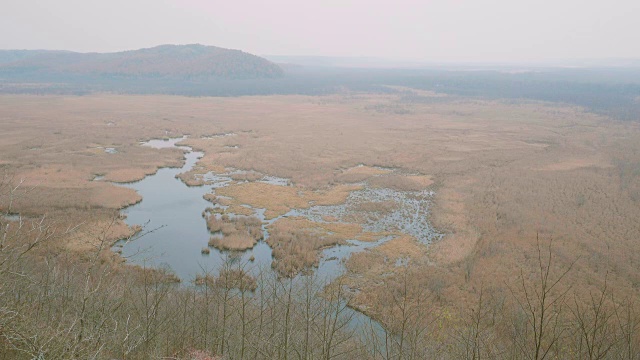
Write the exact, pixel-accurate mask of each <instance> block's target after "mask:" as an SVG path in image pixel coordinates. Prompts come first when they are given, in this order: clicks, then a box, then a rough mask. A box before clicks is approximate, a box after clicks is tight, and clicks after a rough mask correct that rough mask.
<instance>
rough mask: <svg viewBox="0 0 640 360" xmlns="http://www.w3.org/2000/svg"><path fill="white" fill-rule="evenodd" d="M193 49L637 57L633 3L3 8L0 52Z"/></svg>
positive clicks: (213, 1) (296, 1)
mask: <svg viewBox="0 0 640 360" xmlns="http://www.w3.org/2000/svg"><path fill="white" fill-rule="evenodd" d="M167 43H170V44H189V43H201V44H206V45H216V46H221V47H226V48H234V49H241V50H244V51H247V52H251V53H254V54H258V55H267V54H268V55H326V56H368V57H383V58H390V59H403V60H420V61H459V62H476V61H483V62H484V61H489V62H495V61H501V62H502V61H544V60H565V59H585V58H589V59H591V58H615V57H621V58H640V0H607V1H605V0H596V1H594V0H433V1H431V0H422V1H413V0H393V1H392V0H388V1H387V0H384V1H383V0H322V1H320V0H104V1H103V0H0V48H2V49H65V50H74V51H82V52H88V51H97V52H110V51H119V50H130V49H137V48H142V47H151V46H155V45H159V44H167Z"/></svg>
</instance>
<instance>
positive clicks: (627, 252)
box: [0, 94, 640, 306]
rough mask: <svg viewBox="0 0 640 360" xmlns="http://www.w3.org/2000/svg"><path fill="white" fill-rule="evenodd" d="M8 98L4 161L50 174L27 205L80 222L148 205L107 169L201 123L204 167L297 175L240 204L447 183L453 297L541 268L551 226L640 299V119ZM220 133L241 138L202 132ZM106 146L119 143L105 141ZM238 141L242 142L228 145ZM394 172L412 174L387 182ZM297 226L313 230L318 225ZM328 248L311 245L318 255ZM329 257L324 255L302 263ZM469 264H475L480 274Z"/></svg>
mask: <svg viewBox="0 0 640 360" xmlns="http://www.w3.org/2000/svg"><path fill="white" fill-rule="evenodd" d="M377 104H378V105H379V106H376V105H377ZM0 109H1V110H0V124H1V126H2V133H0V153H2V154H3V156H2V160H1V161H2V164H3V165H2V166H3V167H4V168H6V169H9V170H10V171H11V172H12V173H15V174H16V176H17V178H21V177H24V178H25V179H27V180H28V181H30V184H29V186H35V185H37V186H38V187H37V189H35V190H34V191H33V192H32V194H34V195H35V196H33V197H28V198H24V199H21V200H20V201H18V202H16V203H15V209H16V211H18V212H21V213H32V214H41V213H48V214H51V215H52V216H53V217H62V216H67V214H72V213H76V214H77V215H72V216H73V219H74V221H78V220H79V219H82V216H83V214H84V216H86V214H89V213H92V214H94V215H95V216H100V217H104V218H103V219H108V217H107V215H106V213H108V211H104V213H103V212H102V211H103V210H109V209H111V210H114V209H115V208H117V207H120V206H122V204H125V203H129V202H134V201H136V196H135V194H133V193H131V192H127V193H124V192H123V193H119V194H118V195H117V196H114V197H112V196H109V195H97V194H109V193H110V192H111V191H120V190H112V188H113V189H116V188H115V187H114V186H112V185H110V184H101V185H96V184H94V183H97V182H91V181H90V179H92V178H93V175H94V174H105V175H106V176H107V178H117V179H119V180H127V179H128V180H131V179H136V178H139V177H140V176H141V175H140V174H144V173H147V172H150V171H152V170H153V171H155V169H157V168H158V167H160V166H168V165H171V164H175V163H176V162H179V161H180V159H181V158H182V154H181V153H180V152H179V151H172V150H154V149H150V148H144V147H140V146H138V141H140V140H143V139H149V138H153V137H161V136H164V135H165V131H168V134H169V135H170V136H174V135H176V136H177V135H182V134H184V133H189V134H190V138H189V139H187V140H186V141H185V143H186V144H188V145H191V146H194V147H195V148H196V149H200V150H202V151H204V152H205V153H206V156H205V157H204V158H203V159H201V160H200V162H199V164H198V165H199V166H203V167H206V168H214V167H215V168H216V169H217V170H218V171H220V170H221V169H226V168H236V169H242V170H245V171H254V172H259V173H262V174H269V175H273V176H279V177H283V178H288V179H291V180H292V182H293V184H295V185H296V186H295V187H278V186H274V185H268V184H253V183H246V184H239V185H233V186H230V187H229V188H226V189H220V190H218V191H217V194H222V193H224V192H228V195H229V196H231V197H232V198H233V199H232V200H231V201H230V204H229V205H237V206H239V205H242V204H248V205H251V206H254V207H262V208H267V209H268V213H267V216H268V217H274V216H276V215H278V214H283V213H285V212H286V211H288V209H290V208H295V207H301V208H304V207H308V206H309V204H310V202H312V201H316V202H318V203H341V202H343V201H344V199H345V198H346V196H347V194H348V193H349V191H351V190H352V189H351V190H349V189H348V188H346V187H338V189H342V190H341V191H337V190H331V189H332V187H331V186H332V184H333V185H335V184H340V183H342V182H344V183H352V182H353V181H356V180H364V179H368V181H370V182H372V183H373V184H374V185H375V184H376V182H382V183H378V185H379V186H397V187H401V188H407V187H409V188H412V189H415V188H424V187H426V186H433V185H428V183H429V181H430V180H433V181H435V184H436V186H434V189H435V190H436V191H437V195H436V198H435V203H434V204H433V206H432V208H431V216H432V222H433V223H434V225H435V226H436V228H437V229H441V230H443V231H445V232H446V233H447V236H445V238H444V239H443V240H442V241H441V242H439V243H437V244H434V245H432V246H430V248H429V251H428V255H427V256H425V259H423V261H424V264H418V267H419V270H418V271H419V272H420V274H421V275H420V281H421V282H424V284H423V285H424V286H427V285H428V282H432V283H434V284H436V283H440V282H442V281H444V282H445V283H446V284H447V286H444V287H443V290H442V292H443V294H444V296H443V297H442V298H446V299H447V301H449V302H450V303H451V304H453V306H464V305H465V304H466V303H468V301H469V300H470V299H472V298H473V289H474V288H477V287H478V285H479V284H481V283H482V284H484V285H487V286H496V287H503V286H504V284H505V282H507V281H509V280H510V279H511V278H512V277H513V274H514V273H516V272H519V271H520V269H522V270H523V271H524V272H525V273H526V272H530V271H532V269H533V268H532V265H531V264H530V262H529V261H528V260H527V259H528V257H531V251H532V246H531V242H532V239H535V233H536V232H539V233H541V234H542V235H544V236H545V237H546V238H549V237H554V238H555V239H557V241H556V243H557V253H558V256H559V259H560V261H561V263H567V262H570V261H572V260H573V259H574V258H575V257H576V256H581V261H580V262H579V264H578V265H577V267H578V268H579V272H578V274H580V276H577V275H576V276H575V277H574V278H572V279H571V280H572V283H573V284H575V286H576V287H584V288H585V289H587V288H589V286H590V285H589V283H588V282H587V281H585V280H584V279H591V280H589V282H597V281H601V280H602V279H603V277H604V274H605V273H606V271H608V270H610V271H609V278H608V284H609V285H610V286H611V287H613V288H616V289H620V290H621V291H623V292H627V295H629V296H632V297H634V298H640V296H639V295H637V294H636V293H635V291H636V290H634V289H637V288H638V287H639V286H640V285H639V284H640V275H638V272H637V267H638V266H639V265H638V264H640V254H639V253H638V252H637V251H636V250H637V248H638V239H640V228H639V227H638V226H637V225H638V221H637V216H638V214H639V213H640V175H639V174H640V172H639V170H638V169H640V149H639V147H640V128H639V126H638V125H637V123H633V122H628V123H621V122H615V121H612V120H609V119H605V118H601V117H598V116H596V115H593V114H589V113H585V112H583V111H582V110H581V109H579V108H575V107H561V106H550V105H548V104H543V103H535V102H522V103H514V102H510V103H503V102H500V101H480V100H452V101H447V102H434V103H429V104H421V103H417V102H416V103H407V102H403V101H402V99H401V97H398V96H393V95H360V94H355V95H351V96H341V95H335V96H327V97H304V96H271V97H242V98H183V97H170V96H87V97H56V96H43V97H37V96H2V97H0ZM396 109H400V110H403V111H402V112H403V113H402V114H397V113H395V112H394V111H395V110H396ZM389 110H392V111H389ZM405 110H406V111H405ZM109 123H114V124H115V125H113V126H109V125H108V124H109ZM220 132H235V133H236V134H237V136H232V137H220V138H212V139H200V136H201V135H206V134H213V133H220ZM96 145H100V146H110V147H116V148H117V149H118V151H119V152H118V154H112V155H111V154H106V153H104V152H99V151H96V150H95V147H96ZM229 145H239V147H238V148H237V149H235V148H234V149H231V148H225V146H229ZM358 164H369V165H376V166H382V167H388V168H397V169H398V172H399V173H406V174H416V173H417V174H429V175H431V178H432V179H430V180H427V179H426V178H422V179H417V178H410V177H409V178H408V179H410V180H411V182H407V180H408V179H400V180H398V178H397V177H396V174H393V175H384V174H357V173H356V174H349V172H348V171H344V169H350V168H353V167H354V166H357V165H358ZM132 170H133V172H131V171H132ZM198 171H200V172H202V171H204V170H202V169H200V170H198ZM367 171H371V170H370V169H369V170H367ZM45 172H46V173H45ZM345 173H346V174H345ZM38 174H40V175H38ZM119 174H120V175H119ZM370 175H371V176H370ZM357 176H360V177H357ZM387 176H388V177H390V178H391V179H394V178H395V179H396V180H393V182H391V183H384V182H386V181H389V180H384V179H383V178H385V177H387ZM30 177H31V179H30ZM33 179H36V180H33ZM379 179H380V180H379ZM98 186H99V187H98ZM316 191H324V192H325V194H324V195H320V192H316ZM332 191H333V193H332ZM114 194H115V192H114ZM328 194H331V196H328ZM97 199H99V200H97ZM112 199H118V200H117V201H112ZM98 202H104V204H98ZM2 206H6V205H3V204H0V208H2ZM294 232H295V233H296V234H297V233H300V236H301V237H302V238H304V237H305V236H307V235H309V233H308V232H306V231H303V230H296V231H294ZM294 235H295V234H294ZM287 236H289V235H287ZM309 236H310V235H309ZM289 237H291V236H289ZM285 240H286V239H284V240H283V243H287V244H289V243H291V241H285ZM63 241H68V239H66V240H63ZM297 243H299V241H298V242H297ZM305 246H306V245H305ZM314 247H315V246H311V247H307V248H305V249H303V251H301V253H307V252H308V253H313V254H316V253H317V250H313V248H314ZM305 256H306V255H305ZM313 257H315V255H314V256H313ZM360 257H370V258H369V259H368V261H369V268H370V269H371V271H370V272H367V274H368V275H366V277H367V278H368V277H372V278H374V277H377V276H381V274H383V273H384V272H376V271H375V269H378V266H382V267H384V266H383V265H384V257H383V256H382V255H381V254H374V253H367V254H366V255H361V256H360V255H359V256H355V257H353V261H357V260H358V259H359V258H360ZM313 261H314V260H312V259H311V256H310V257H309V258H308V259H307V258H305V260H304V261H302V262H301V264H298V263H296V264H295V266H292V267H291V268H293V267H300V266H303V265H304V264H305V263H313ZM380 264H383V265H380ZM464 264H475V266H471V267H468V266H467V265H464ZM287 267H288V266H287ZM465 267H466V268H472V269H473V271H472V274H471V275H470V276H469V277H468V280H466V278H467V277H466V276H465V273H466V272H467V270H465ZM285 270H286V269H285ZM381 271H382V270H381ZM393 276H395V275H393V274H392V275H391V277H392V278H393ZM442 279H444V280H442ZM451 284H453V285H451ZM379 291H381V290H380V289H379V288H376V287H374V286H372V287H368V288H366V289H364V290H363V291H362V292H361V293H360V294H359V295H358V296H359V297H360V300H359V301H360V302H361V303H362V304H367V301H373V299H374V298H376V292H379ZM378 295H379V294H378ZM379 297H380V298H383V297H382V296H379ZM369 305H370V306H374V305H373V302H372V303H370V304H369Z"/></svg>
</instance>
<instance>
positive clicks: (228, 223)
mask: <svg viewBox="0 0 640 360" xmlns="http://www.w3.org/2000/svg"><path fill="white" fill-rule="evenodd" d="M207 227H208V228H209V231H211V232H213V233H218V232H219V233H222V235H223V236H222V237H217V236H213V237H211V239H210V240H209V246H213V247H215V248H218V249H221V250H246V249H251V248H252V247H253V246H254V245H255V244H256V242H258V241H259V240H261V239H262V237H263V233H262V222H261V221H260V219H258V218H257V217H255V216H251V217H246V216H234V217H229V216H228V215H226V214H223V215H221V216H218V215H216V214H210V215H208V216H207Z"/></svg>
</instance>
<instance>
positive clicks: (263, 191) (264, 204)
mask: <svg viewBox="0 0 640 360" xmlns="http://www.w3.org/2000/svg"><path fill="white" fill-rule="evenodd" d="M360 188H361V187H360V186H354V185H339V186H335V187H332V188H330V189H326V190H316V191H309V190H304V189H303V188H299V187H294V186H279V185H272V184H266V183H260V182H247V183H241V184H235V185H230V186H227V187H223V188H219V189H216V194H219V195H223V196H226V197H230V198H232V199H233V200H232V202H231V204H234V205H241V204H247V205H250V206H251V207H253V208H260V209H266V211H265V217H266V218H267V219H273V218H275V217H277V216H280V215H284V214H286V213H287V212H289V210H291V209H306V208H309V207H310V206H311V205H313V204H315V205H337V204H342V203H344V201H345V200H346V198H347V196H349V193H350V192H351V191H354V190H358V189H360Z"/></svg>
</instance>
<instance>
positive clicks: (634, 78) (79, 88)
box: [0, 66, 640, 120]
mask: <svg viewBox="0 0 640 360" xmlns="http://www.w3.org/2000/svg"><path fill="white" fill-rule="evenodd" d="M285 69H286V70H285V72H284V76H280V77H267V78H257V79H238V78H235V79H228V78H199V77H191V78H179V79H176V78H167V77H154V76H129V75H126V76H125V75H87V74H60V73H27V72H12V71H0V93H24V94H75V95H84V94H90V93H94V92H110V93H122V94H172V95H185V96H242V95H271V94H280V95H287V94H302V95H326V94H333V93H339V92H349V91H355V92H382V93H399V92H402V90H398V89H397V88H393V87H392V86H403V87H411V88H416V89H422V90H430V91H435V92H439V93H445V94H451V95H458V96H464V97H478V98H489V99H513V100H520V99H528V100H540V101H549V102H559V103H567V104H574V105H578V106H582V107H584V108H586V109H588V110H590V111H593V112H596V113H599V114H603V115H608V116H612V117H614V118H617V119H621V120H640V68H540V69H535V70H532V71H527V72H509V71H508V70H509V69H505V70H506V71H502V70H495V69H480V70H478V69H473V70H471V69H463V68H461V69H447V70H443V69H437V68H434V69H355V68H330V67H324V68H323V67H316V68H313V67H296V66H286V67H285ZM405 100H406V101H421V102H423V101H434V99H433V98H427V97H416V96H410V95H409V94H407V96H406V97H405ZM438 101H443V100H438ZM444 101H446V100H444Z"/></svg>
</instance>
